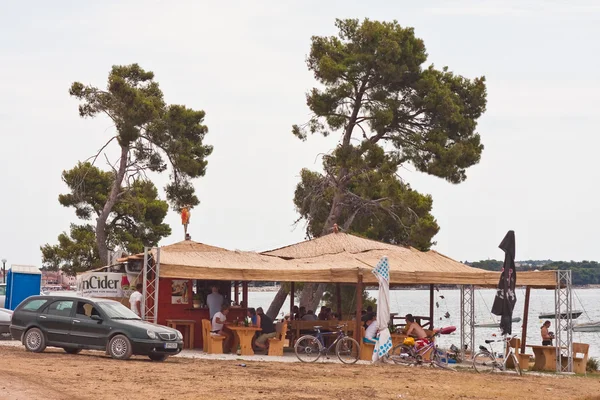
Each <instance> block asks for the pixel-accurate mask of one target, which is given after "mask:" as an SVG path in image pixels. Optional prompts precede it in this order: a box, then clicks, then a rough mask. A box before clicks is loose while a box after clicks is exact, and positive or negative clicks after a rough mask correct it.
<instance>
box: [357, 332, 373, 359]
mask: <svg viewBox="0 0 600 400" xmlns="http://www.w3.org/2000/svg"><path fill="white" fill-rule="evenodd" d="M364 337H365V327H364V326H363V327H362V328H361V330H360V359H361V360H363V361H371V360H372V359H373V351H375V345H374V344H371V343H365V342H364V340H363V339H364Z"/></svg>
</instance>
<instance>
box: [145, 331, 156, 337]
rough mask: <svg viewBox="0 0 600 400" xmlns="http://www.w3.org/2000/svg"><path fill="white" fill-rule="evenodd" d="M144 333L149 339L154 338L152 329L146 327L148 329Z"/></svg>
mask: <svg viewBox="0 0 600 400" xmlns="http://www.w3.org/2000/svg"><path fill="white" fill-rule="evenodd" d="M146 334H147V335H148V337H149V338H150V339H156V333H155V332H154V331H151V330H150V329H148V330H147V331H146Z"/></svg>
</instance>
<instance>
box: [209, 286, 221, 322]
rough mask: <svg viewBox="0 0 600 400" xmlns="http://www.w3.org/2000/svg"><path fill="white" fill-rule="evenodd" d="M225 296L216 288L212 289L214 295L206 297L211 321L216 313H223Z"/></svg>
mask: <svg viewBox="0 0 600 400" xmlns="http://www.w3.org/2000/svg"><path fill="white" fill-rule="evenodd" d="M223 301H224V298H223V295H222V294H221V293H219V288H218V287H216V286H213V287H212V293H211V294H209V295H208V296H206V304H207V305H208V312H209V313H210V319H211V320H212V318H213V317H214V316H215V314H216V313H218V312H219V311H221V306H222V305H223Z"/></svg>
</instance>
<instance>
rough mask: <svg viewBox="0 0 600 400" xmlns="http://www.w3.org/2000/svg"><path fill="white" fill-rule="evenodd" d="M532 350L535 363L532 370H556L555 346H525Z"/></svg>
mask: <svg viewBox="0 0 600 400" xmlns="http://www.w3.org/2000/svg"><path fill="white" fill-rule="evenodd" d="M527 347H531V349H532V350H533V356H534V357H535V364H534V365H533V367H532V368H531V370H532V371H556V347H554V346H527Z"/></svg>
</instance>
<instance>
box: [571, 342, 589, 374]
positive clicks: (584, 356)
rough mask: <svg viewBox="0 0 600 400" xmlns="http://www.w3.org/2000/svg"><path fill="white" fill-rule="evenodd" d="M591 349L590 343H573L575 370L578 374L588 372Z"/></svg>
mask: <svg viewBox="0 0 600 400" xmlns="http://www.w3.org/2000/svg"><path fill="white" fill-rule="evenodd" d="M589 349H590V345H589V344H587V343H573V372H575V373H576V374H585V373H587V368H586V367H587V362H588V351H589ZM578 355H581V356H578Z"/></svg>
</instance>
